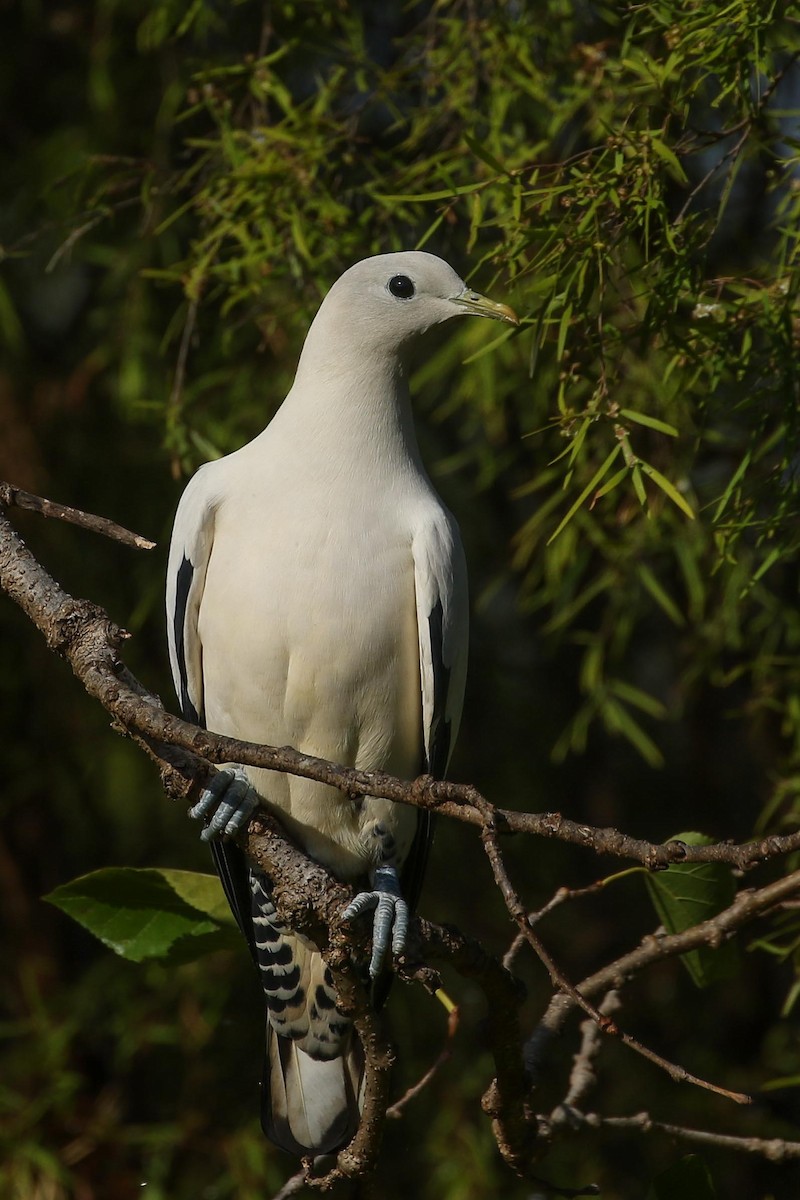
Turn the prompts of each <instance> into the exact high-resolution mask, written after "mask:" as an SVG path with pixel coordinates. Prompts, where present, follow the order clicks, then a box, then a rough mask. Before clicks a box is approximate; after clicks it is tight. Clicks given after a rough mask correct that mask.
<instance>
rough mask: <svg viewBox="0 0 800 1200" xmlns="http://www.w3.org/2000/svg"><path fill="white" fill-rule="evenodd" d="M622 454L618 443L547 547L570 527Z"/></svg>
mask: <svg viewBox="0 0 800 1200" xmlns="http://www.w3.org/2000/svg"><path fill="white" fill-rule="evenodd" d="M621 453H622V448H621V447H620V445H619V443H617V445H616V446H615V447H614V449H613V450H612V451H611V453H610V454H609V456H608V458H606V460H605V462H603V463H602V464H601V466H599V467H598V468H597V470H596V471H595V473H594V475H593V476H592V478H591V479H590V480H589V482H588V483H587V485H586V487H585V488H584V489H583V491H582V492H581V494H580V495H579V496H578V499H577V500H576V501H575V502H574V503H573V504H572V505H571V506H570V508H569V510H568V511H567V513H566V514H565V516H563V517H562V519H561V520H560V521H559V523H558V525H557V526H556V528H555V530H554V531H553V533H551V534H550V537H549V538H548V539H547V545H548V546H549V545H550V543H551V542H554V541H555V539H556V538H557V537H558V535H559V534H560V533H561V530H562V529H563V528H564V527H565V526H566V525H568V524H569V522H570V521H571V520H572V518H573V517H574V516H575V513H576V512H577V511H578V509H579V508H580V507H581V505H582V504H583V503H584V501H585V500H586V498H587V497H588V496H591V494H592V492H593V491H594V489H595V488H596V487H597V485H598V484H599V483H600V481H601V479H604V478H605V476H606V475H607V474H608V472H609V470H610V468H611V465H612V463H613V462H614V461H615V460H616V459H617V458H618V457H619V455H620V454H621Z"/></svg>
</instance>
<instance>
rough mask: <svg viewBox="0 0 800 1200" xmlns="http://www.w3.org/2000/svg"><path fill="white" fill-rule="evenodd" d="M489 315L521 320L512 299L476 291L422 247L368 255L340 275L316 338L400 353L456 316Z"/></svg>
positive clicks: (314, 329)
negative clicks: (510, 304)
mask: <svg viewBox="0 0 800 1200" xmlns="http://www.w3.org/2000/svg"><path fill="white" fill-rule="evenodd" d="M464 316H476V317H489V318H491V319H493V320H496V321H506V322H508V323H509V324H511V325H518V324H519V319H518V317H517V316H516V314H515V313H514V311H513V309H511V308H509V307H508V305H506V304H498V303H497V302H496V301H494V300H489V299H488V298H487V297H486V296H482V295H481V294H480V293H479V292H474V291H472V290H471V289H470V288H468V287H467V285H466V284H465V283H464V280H463V279H461V277H460V276H459V275H457V274H456V272H455V271H454V270H453V268H452V267H451V266H449V265H448V264H447V263H446V262H444V260H443V259H441V258H437V257H436V255H434V254H425V253H424V252H423V251H421V250H411V251H407V252H405V253H402V254H378V255H376V256H375V257H374V258H365V259H363V260H362V261H361V262H357V263H356V264H355V265H354V266H352V267H350V268H349V270H347V271H345V273H344V274H343V275H342V276H340V278H339V279H338V280H337V281H336V283H335V284H334V285H333V287H332V288H331V290H330V291H329V292H328V294H327V296H326V297H325V299H324V300H323V302H322V305H321V307H320V310H319V312H318V313H317V316H316V318H315V320H314V324H313V325H312V329H311V332H310V335H309V336H310V337H317V336H318V335H321V336H322V337H324V338H325V340H326V342H327V343H328V345H329V346H334V345H336V346H338V347H339V348H340V349H342V350H344V349H345V347H347V348H348V349H349V348H351V347H353V346H354V345H355V346H358V347H359V348H360V349H361V351H362V352H364V351H367V352H371V353H374V354H381V353H382V354H386V355H394V354H398V353H399V352H400V351H401V350H402V349H403V348H404V347H405V346H406V345H407V343H409V342H410V341H412V340H413V339H414V338H416V337H417V336H419V335H420V334H423V333H425V332H426V330H428V329H431V328H432V327H433V326H434V325H440V324H442V322H444V321H449V320H450V319H451V318H452V317H464Z"/></svg>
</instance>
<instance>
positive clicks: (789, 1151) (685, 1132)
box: [541, 1111, 800, 1163]
mask: <svg viewBox="0 0 800 1200" xmlns="http://www.w3.org/2000/svg"><path fill="white" fill-rule="evenodd" d="M572 1115H573V1119H574V1122H575V1124H576V1125H577V1126H583V1127H584V1128H591V1129H600V1128H606V1129H622V1130H631V1129H634V1130H638V1131H639V1132H640V1133H664V1134H667V1135H668V1136H669V1137H674V1138H679V1139H680V1140H681V1141H686V1142H693V1143H695V1144H698V1145H704V1146H717V1147H719V1148H720V1149H723V1150H736V1151H739V1152H740V1153H743V1154H755V1155H758V1156H759V1157H761V1158H766V1159H768V1160H769V1162H772V1163H786V1162H796V1161H797V1160H798V1159H800V1142H790V1141H787V1140H786V1139H785V1138H759V1137H738V1136H736V1135H734V1134H729V1133H715V1132H714V1131H713V1130H710V1129H692V1128H690V1127H688V1126H685V1125H671V1124H668V1123H667V1122H665V1121H654V1120H653V1118H652V1117H651V1116H650V1114H649V1113H646V1112H641V1113H635V1114H633V1115H631V1116H629V1117H604V1116H602V1115H601V1114H600V1113H581V1112H577V1111H576V1112H574V1113H573V1114H572ZM541 1119H542V1120H544V1121H545V1122H546V1121H547V1118H546V1117H545V1118H541Z"/></svg>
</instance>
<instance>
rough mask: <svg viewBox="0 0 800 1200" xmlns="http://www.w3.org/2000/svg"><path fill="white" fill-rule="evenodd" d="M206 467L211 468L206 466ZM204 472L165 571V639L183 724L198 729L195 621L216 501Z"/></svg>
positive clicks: (181, 517)
mask: <svg viewBox="0 0 800 1200" xmlns="http://www.w3.org/2000/svg"><path fill="white" fill-rule="evenodd" d="M209 465H210V464H209ZM210 476H211V472H210V471H209V466H205V467H201V468H200V470H199V471H198V472H197V474H196V475H195V476H194V477H193V478H192V479H191V481H190V482H189V484H188V486H187V488H186V491H185V492H184V493H183V496H182V497H181V501H180V504H179V505H178V511H177V513H176V514H175V526H174V528H173V531H172V541H171V543H170V548H169V566H168V568H167V638H168V641H169V661H170V665H171V667H172V679H173V682H174V684H175V691H176V692H177V693H178V698H179V700H180V705H181V713H182V715H183V717H184V719H185V720H187V721H194V722H195V723H196V724H201V725H202V724H203V718H204V714H203V708H204V705H203V660H202V652H201V647H200V639H199V638H198V635H197V618H198V614H199V612H200V602H201V600H202V598H203V588H204V586H205V579H206V569H207V567H208V560H209V557H210V555H211V547H212V545H213V542H214V511H215V507H216V496H215V493H214V491H213V490H212V488H211V486H210V482H211V479H210Z"/></svg>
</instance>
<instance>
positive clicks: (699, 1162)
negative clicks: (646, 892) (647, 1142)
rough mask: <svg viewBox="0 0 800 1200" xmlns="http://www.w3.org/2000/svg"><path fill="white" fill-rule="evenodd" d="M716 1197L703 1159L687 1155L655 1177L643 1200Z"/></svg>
mask: <svg viewBox="0 0 800 1200" xmlns="http://www.w3.org/2000/svg"><path fill="white" fill-rule="evenodd" d="M716 1197H717V1193H716V1191H715V1190H714V1183H713V1181H712V1179H711V1175H710V1173H709V1170H708V1167H707V1166H706V1164H705V1162H704V1161H703V1159H702V1158H700V1156H699V1155H697V1154H687V1156H686V1158H682V1159H681V1160H680V1162H676V1163H674V1164H673V1166H671V1167H668V1168H667V1170H666V1171H662V1172H661V1174H660V1175H657V1176H656V1178H655V1179H654V1180H653V1182H652V1183H651V1185H650V1190H649V1191H648V1193H647V1196H646V1198H645V1200H716Z"/></svg>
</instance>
